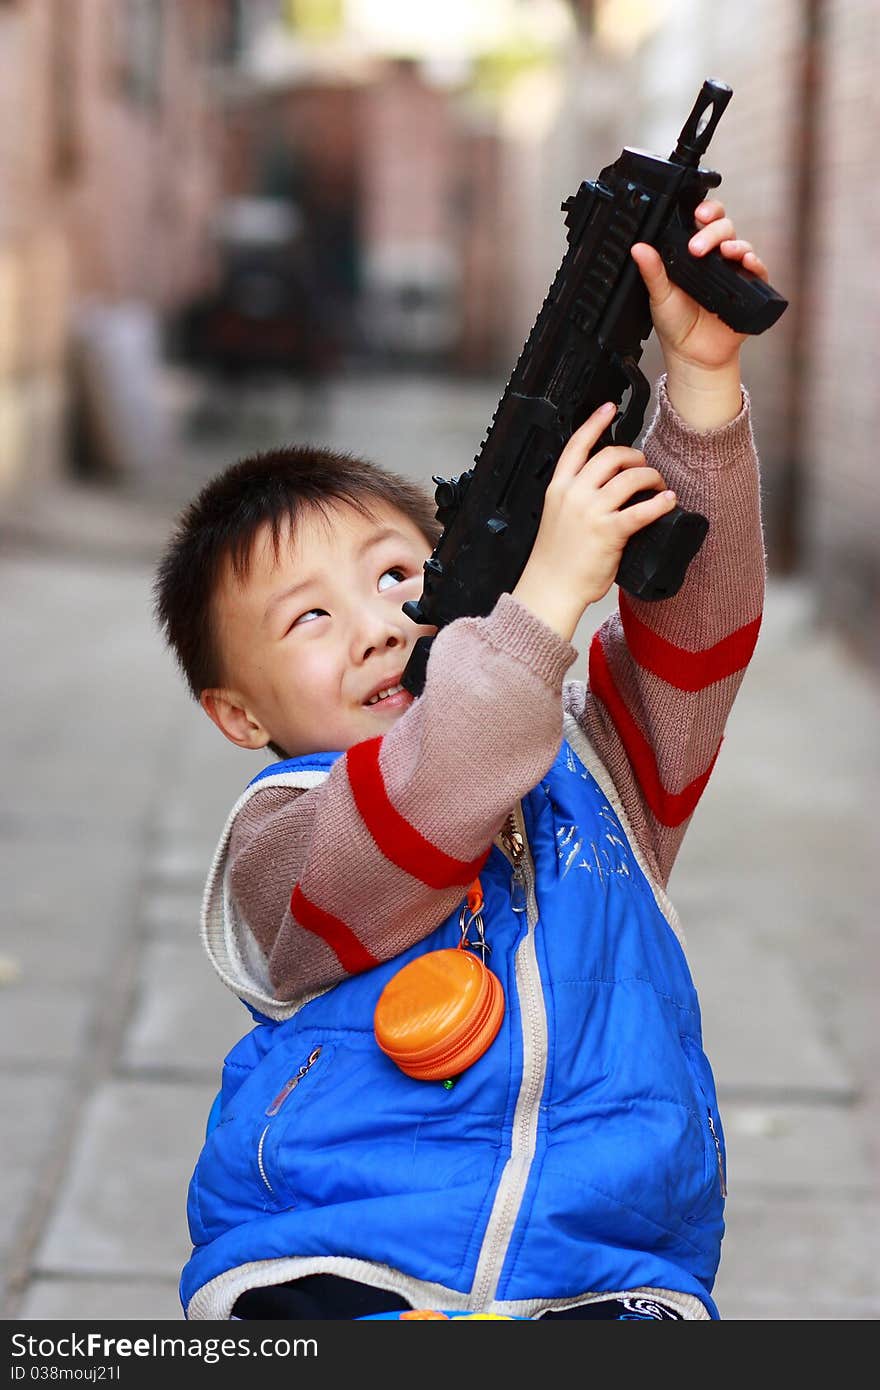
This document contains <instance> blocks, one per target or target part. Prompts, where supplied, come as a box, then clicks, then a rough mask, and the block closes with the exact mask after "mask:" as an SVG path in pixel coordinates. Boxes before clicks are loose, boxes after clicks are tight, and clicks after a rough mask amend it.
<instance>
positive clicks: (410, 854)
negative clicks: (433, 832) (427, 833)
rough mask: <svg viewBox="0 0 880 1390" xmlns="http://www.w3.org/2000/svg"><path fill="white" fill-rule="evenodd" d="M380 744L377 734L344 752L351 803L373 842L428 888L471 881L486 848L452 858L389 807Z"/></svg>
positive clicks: (387, 857)
mask: <svg viewBox="0 0 880 1390" xmlns="http://www.w3.org/2000/svg"><path fill="white" fill-rule="evenodd" d="M381 746H382V739H381V737H379V738H371V739H367V741H366V742H365V743H356V744H355V745H354V747H353V748H349V750H348V752H347V753H346V755H345V756H346V762H347V766H348V780H349V783H350V784H351V790H352V794H353V796H354V799H355V804H356V805H357V808H358V810H359V811H360V813H361V817H362V819H363V822H364V825H365V826H366V827H367V829H368V830H369V832H370V834H371V835H372V837H373V839H374V840H375V842H376V845H377V846H378V848H379V849H380V850H381V851H382V853H383V854H384V855H385V858H386V859H390V860H391V863H392V864H396V865H397V867H398V868H399V869H403V870H404V872H405V873H408V874H411V875H412V877H413V878H417V879H418V880H419V882H420V883H425V884H427V885H428V887H429V888H451V887H452V886H453V884H462V885H465V886H466V885H467V884H469V883H471V882H472V881H473V880H474V879H475V878H476V876H477V874H478V873H479V872H480V870H481V869H482V867H483V865H484V864H485V862H486V860H487V859H488V857H489V850H488V849H487V850H486V852H485V853H484V854H481V855H480V856H479V857H478V858H477V859H471V860H469V861H465V860H464V859H453V858H452V856H451V855H449V854H444V852H443V850H442V849H438V848H437V846H436V845H432V844H431V841H430V840H426V839H425V837H424V835H421V834H420V833H419V831H418V830H416V829H415V827H414V826H412V825H410V823H409V821H408V820H405V819H404V817H403V816H402V815H401V814H400V812H399V811H397V810H395V808H394V806H392V804H391V801H390V800H389V797H388V793H387V791H386V790H385V781H384V778H383V777H382V769H381V768H380V767H379V750H380V748H381ZM490 848H491V846H490Z"/></svg>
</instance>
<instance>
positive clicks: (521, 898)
mask: <svg viewBox="0 0 880 1390" xmlns="http://www.w3.org/2000/svg"><path fill="white" fill-rule="evenodd" d="M501 843H502V844H503V845H504V848H505V849H506V850H507V853H508V854H509V855H510V857H511V859H512V860H513V874H512V876H511V880H510V906H511V909H512V911H513V912H525V910H526V906H527V899H526V875H525V865H524V864H523V859H524V858H525V852H526V847H525V841H524V840H523V837H522V835H520V833H519V831H518V830H517V828H516V820H515V818H514V814H513V812H512V811H511V813H510V815H509V816H508V817H507V820H506V821H505V822H504V825H503V827H502V829H501Z"/></svg>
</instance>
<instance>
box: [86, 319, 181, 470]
mask: <svg viewBox="0 0 880 1390" xmlns="http://www.w3.org/2000/svg"><path fill="white" fill-rule="evenodd" d="M70 358H71V380H72V397H73V401H72V404H73V410H72V420H73V425H74V438H75V446H74V452H75V459H74V464H75V467H76V470H77V471H78V472H80V473H83V474H86V475H94V474H98V475H103V476H106V477H111V478H114V479H116V480H117V481H127V482H129V483H132V484H138V483H143V482H145V481H147V480H148V479H149V478H150V476H151V475H152V474H154V473H156V472H157V471H159V470H164V468H165V467H167V465H168V463H169V459H170V454H171V431H170V428H169V422H168V420H167V419H166V417H165V414H164V411H163V409H162V404H161V388H160V368H161V351H160V333H159V326H158V322H157V318H156V315H155V313H154V312H153V310H152V309H150V307H149V306H148V305H146V304H141V303H137V302H128V303H122V304H105V303H101V302H98V301H92V302H88V301H87V302H85V303H83V304H81V305H80V306H79V307H78V308H77V309H76V311H75V313H74V314H73V316H72V319H71V335H70Z"/></svg>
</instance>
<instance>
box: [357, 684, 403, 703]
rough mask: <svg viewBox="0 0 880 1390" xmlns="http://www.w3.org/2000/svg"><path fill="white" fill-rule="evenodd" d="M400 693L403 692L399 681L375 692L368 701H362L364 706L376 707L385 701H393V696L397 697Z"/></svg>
mask: <svg viewBox="0 0 880 1390" xmlns="http://www.w3.org/2000/svg"><path fill="white" fill-rule="evenodd" d="M401 691H403V686H402V685H401V684H400V681H396V682H395V684H394V685H387V686H383V687H382V689H381V690H377V691H376V692H375V693H374V694H372V695H371V696H370V698H369V699H368V700H365V701H364V704H365V705H377V704H381V703H383V702H384V701H385V700H393V699H394V697H395V695H399V694H400V693H401Z"/></svg>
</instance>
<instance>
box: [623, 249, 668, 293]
mask: <svg viewBox="0 0 880 1390" xmlns="http://www.w3.org/2000/svg"><path fill="white" fill-rule="evenodd" d="M630 255H631V256H632V258H633V260H634V261H635V263H636V265H637V266H638V268H639V274H640V275H641V277H642V280H643V281H644V283H645V288H646V289H647V291H648V294H649V295H650V297H651V303H652V304H662V303H663V301H664V299H666V298H667V297H668V295H669V294H670V292H671V290H672V286H671V284H670V283H669V276H668V275H667V274H666V267H665V266H664V264H663V261H662V260H661V259H660V254H659V252H657V251H656V250H655V249H654V247H653V246H649V245H648V243H647V242H646V241H637V242H636V244H635V245H634V246H633V247H632V248H631V250H630Z"/></svg>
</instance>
